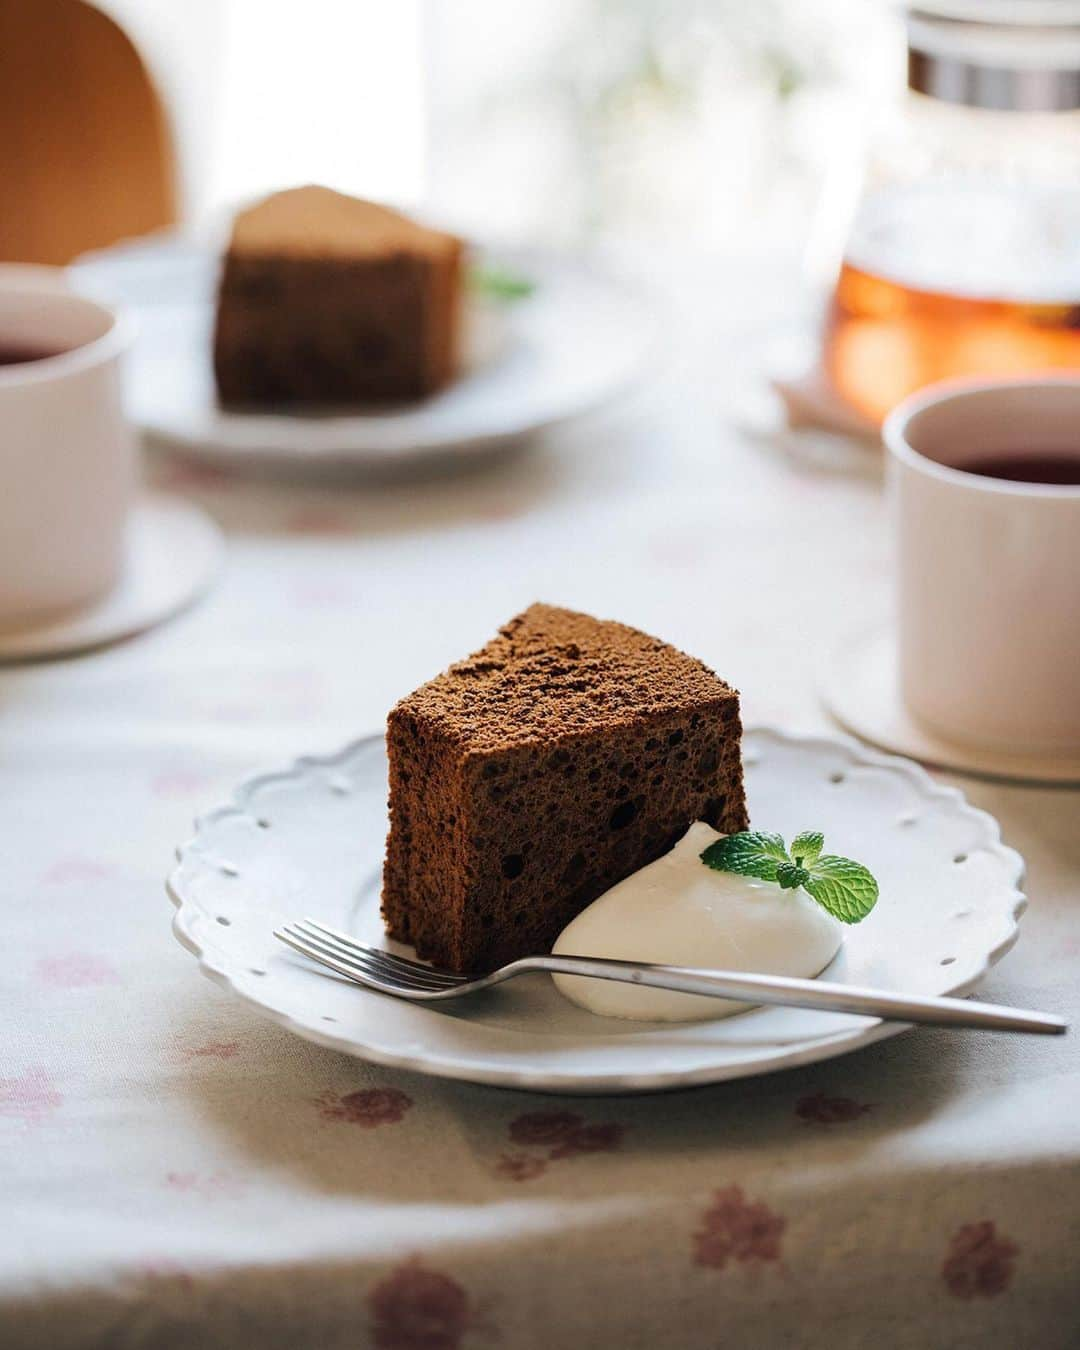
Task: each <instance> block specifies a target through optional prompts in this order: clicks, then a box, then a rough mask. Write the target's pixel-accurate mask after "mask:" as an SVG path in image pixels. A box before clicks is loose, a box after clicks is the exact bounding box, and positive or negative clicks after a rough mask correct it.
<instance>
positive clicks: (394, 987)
mask: <svg viewBox="0 0 1080 1350" xmlns="http://www.w3.org/2000/svg"><path fill="white" fill-rule="evenodd" d="M274 936H275V937H276V938H278V939H279V940H280V941H281V942H284V943H285V945H286V946H287V947H291V948H292V949H293V951H296V952H299V953H300V954H301V956H306V957H308V959H309V960H311V961H317V962H319V963H320V964H321V965H324V966H328V967H329V968H330V969H331V970H333V971H336V972H337V973H338V974H339V975H344V976H345V978H346V979H348V980H353V981H354V982H355V983H356V984H362V985H364V986H365V987H366V988H368V989H376V990H378V992H379V993H380V994H392V995H393V996H394V997H395V998H405V999H412V1000H415V1001H419V1002H425V1003H435V1002H439V1001H445V1000H446V999H451V998H462V997H463V996H464V995H466V994H475V993H478V992H479V991H480V990H481V989H490V988H491V987H492V986H493V985H496V984H502V983H503V982H504V981H505V980H512V979H514V978H515V976H517V975H528V974H531V973H532V972H534V971H538V970H544V971H548V972H549V973H553V974H556V975H589V976H591V977H592V978H593V979H597V980H619V981H621V982H623V983H625V984H638V985H646V986H648V987H649V988H652V989H675V990H677V991H678V992H679V993H682V994H704V995H706V996H707V997H711V998H727V999H735V1000H737V1001H738V1002H740V1003H779V1004H783V1005H784V1006H786V1007H791V1008H817V1009H822V1010H824V1011H827V1012H845V1013H862V1014H865V1015H867V1016H870V1017H881V1018H885V1019H886V1020H888V1021H892V1022H920V1023H925V1024H926V1025H927V1026H939V1027H976V1028H979V1029H981V1030H983V1031H1032V1032H1037V1033H1039V1034H1041V1035H1044V1036H1060V1035H1061V1034H1062V1033H1063V1032H1064V1031H1065V1030H1066V1029H1067V1028H1068V1025H1069V1024H1068V1023H1067V1022H1066V1021H1065V1020H1064V1019H1063V1018H1061V1017H1055V1016H1053V1015H1052V1014H1050V1013H1040V1012H1025V1011H1023V1010H1021V1009H1017V1008H1006V1007H1002V1006H1000V1005H998V1004H994V1003H974V1002H970V1001H969V1000H967V999H962V998H928V997H923V996H920V995H913V994H892V993H889V992H887V991H886V990H883V989H861V988H859V987H858V986H856V985H849V984H832V983H830V982H829V981H827V980H795V979H788V978H787V977H784V976H779V975H748V974H744V973H742V972H741V971H734V970H696V969H692V968H689V967H685V966H660V965H649V964H645V963H641V962H634V961H613V960H609V959H607V958H603V957H598V956H527V957H525V958H523V959H522V960H520V961H511V963H510V964H509V965H507V966H502V967H500V969H498V970H493V971H492V972H491V974H490V975H483V976H480V977H478V978H476V979H472V978H470V977H469V976H468V975H455V974H453V973H451V972H450V971H445V970H436V969H434V968H433V967H432V966H425V965H422V964H421V963H420V962H419V961H410V960H409V959H408V958H407V957H404V956H395V955H393V953H391V952H385V951H382V950H380V949H379V948H378V947H369V946H368V945H367V944H366V943H363V942H357V941H356V939H355V938H352V937H349V935H348V934H347V933H342V932H339V931H338V929H336V928H328V927H327V926H326V925H325V924H321V923H316V921H315V920H314V919H304V920H303V921H302V922H300V923H290V924H286V925H285V926H284V927H283V928H279V929H277V930H276V931H275V933H274Z"/></svg>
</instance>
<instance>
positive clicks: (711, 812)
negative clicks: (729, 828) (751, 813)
mask: <svg viewBox="0 0 1080 1350" xmlns="http://www.w3.org/2000/svg"><path fill="white" fill-rule="evenodd" d="M725 806H727V798H726V797H710V798H709V799H708V800H707V801H706V803H705V819H706V820H707V821H708V822H709V824H710V825H711V824H712V822H713V821H714V820H719V818H720V816H721V815H722V814H723V811H724V807H725Z"/></svg>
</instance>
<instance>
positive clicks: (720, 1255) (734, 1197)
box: [693, 1186, 787, 1270]
mask: <svg viewBox="0 0 1080 1350" xmlns="http://www.w3.org/2000/svg"><path fill="white" fill-rule="evenodd" d="M786 1227H787V1220H786V1219H785V1218H784V1217H783V1215H781V1214H777V1213H776V1212H775V1210H772V1209H770V1208H769V1206H768V1205H766V1204H765V1203H764V1202H763V1201H760V1200H758V1201H754V1200H748V1199H747V1198H746V1196H745V1195H744V1194H743V1190H742V1187H741V1186H727V1187H725V1188H724V1189H723V1190H719V1191H716V1192H715V1193H714V1195H713V1201H712V1204H711V1205H709V1207H708V1208H707V1209H706V1210H705V1211H704V1212H703V1214H702V1215H701V1226H700V1228H698V1230H697V1232H695V1234H694V1255H693V1259H694V1264H695V1265H698V1266H709V1267H712V1268H714V1269H716V1270H723V1269H724V1268H725V1267H726V1266H727V1264H728V1262H729V1261H738V1262H740V1263H742V1264H744V1265H746V1264H756V1263H766V1262H771V1261H778V1260H779V1259H780V1252H781V1247H782V1245H783V1238H784V1230H785V1228H786Z"/></svg>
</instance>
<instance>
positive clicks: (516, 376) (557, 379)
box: [70, 232, 656, 469]
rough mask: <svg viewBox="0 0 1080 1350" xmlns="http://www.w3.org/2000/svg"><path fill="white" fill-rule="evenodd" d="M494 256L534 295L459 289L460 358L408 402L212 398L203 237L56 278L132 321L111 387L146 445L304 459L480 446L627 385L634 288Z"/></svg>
mask: <svg viewBox="0 0 1080 1350" xmlns="http://www.w3.org/2000/svg"><path fill="white" fill-rule="evenodd" d="M493 256H494V255H493ZM497 261H498V263H499V265H500V266H505V267H507V268H510V269H512V270H513V271H514V272H516V273H519V274H520V275H522V276H525V277H528V278H529V280H530V281H532V282H534V283H535V286H536V290H535V293H534V294H533V295H531V296H529V297H527V298H525V299H522V300H520V301H518V302H516V303H514V304H511V305H497V304H492V303H490V302H489V303H484V302H482V301H479V300H477V299H476V298H475V297H473V298H472V299H471V300H470V303H469V304H468V306H467V310H466V348H467V351H466V363H465V370H464V371H463V372H462V374H461V375H460V377H459V378H458V379H456V380H455V381H454V382H453V384H451V385H450V386H449V387H448V388H447V389H444V390H442V391H441V392H440V393H438V394H435V395H433V396H432V397H430V398H427V399H423V400H420V401H418V402H415V403H409V404H402V405H399V406H395V407H386V408H380V409H374V408H373V409H370V410H355V409H346V410H343V411H340V412H335V411H331V410H328V411H326V412H321V413H317V414H305V413H298V412H289V411H288V410H281V411H273V410H268V411H266V412H258V413H249V412H235V411H227V410H225V409H222V408H220V407H219V406H218V403H217V399H216V395H215V393H214V380H213V372H212V370H211V361H210V346H211V343H210V337H211V330H212V328H213V317H214V291H215V287H216V285H217V268H218V262H217V258H216V256H215V255H214V254H213V252H212V251H211V250H210V249H208V248H207V247H206V246H204V245H201V244H200V243H198V242H197V241H195V240H193V239H189V238H186V237H185V236H184V235H183V234H177V233H170V232H166V233H163V234H159V235H152V236H150V237H149V238H147V239H143V240H136V241H134V242H132V241H126V242H124V243H121V244H117V245H114V246H113V247H112V248H108V249H103V250H101V251H100V252H97V253H89V254H85V255H84V256H83V257H82V258H79V259H77V260H76V261H75V263H73V264H72V267H71V270H70V276H71V280H72V284H73V285H74V286H75V288H76V289H77V290H80V291H82V292H84V293H85V294H88V295H91V296H94V297H95V298H97V299H101V300H105V301H106V302H107V303H109V304H114V305H124V306H126V307H127V308H128V309H129V310H130V311H131V312H132V313H133V315H134V316H135V318H136V320H137V321H138V336H137V340H136V343H135V348H134V350H133V352H132V354H131V362H130V369H129V371H128V378H126V379H125V398H126V403H127V408H128V412H129V414H130V416H131V418H132V421H133V422H135V424H136V425H137V426H138V427H139V428H140V429H141V430H142V431H143V433H144V434H145V435H146V436H147V437H148V438H149V441H150V443H151V444H157V445H163V446H166V447H171V448H174V449H180V450H183V451H184V452H186V453H190V454H197V455H199V456H200V457H201V458H204V459H207V460H211V461H213V462H216V463H221V464H226V465H230V466H232V467H236V468H243V467H245V466H273V465H278V466H281V465H288V466H299V467H305V468H309V469H314V468H317V467H320V466H321V467H332V466H342V465H346V466H348V465H351V466H356V465H367V466H380V465H382V466H385V465H386V464H390V463H396V462H402V461H407V460H410V459H413V458H418V457H428V456H432V455H443V454H449V455H456V456H460V455H465V454H468V453H469V452H471V451H480V452H483V451H487V450H490V449H492V448H495V447H498V446H501V445H509V444H511V443H513V442H515V441H517V440H519V439H521V438H522V437H524V436H529V435H532V434H534V433H535V432H538V431H542V430H545V429H546V428H549V427H552V426H556V425H558V424H560V423H563V422H567V421H570V420H572V419H573V418H576V417H579V416H582V415H584V414H585V413H589V412H592V411H595V410H596V409H599V408H601V407H603V406H605V405H606V404H608V403H610V402H612V401H613V400H615V399H616V398H618V397H619V396H620V395H622V394H624V393H626V392H628V391H629V390H631V389H632V388H633V387H634V385H635V383H636V382H637V381H639V380H640V378H641V374H642V372H643V371H644V370H645V368H646V365H647V363H648V359H649V356H650V354H651V353H652V352H653V351H654V348H655V342H656V318H655V316H654V315H653V313H652V307H651V305H650V304H649V303H648V301H647V300H646V299H645V297H644V296H643V295H640V294H638V293H637V292H636V291H635V290H634V289H633V288H631V287H629V286H628V285H627V284H625V283H624V282H622V281H621V280H618V279H616V278H615V277H613V276H609V275H608V274H607V273H606V272H605V271H604V270H603V269H601V268H599V267H598V266H596V265H595V264H593V263H590V262H588V261H586V260H584V259H577V258H572V257H564V256H560V255H557V254H553V253H544V252H542V251H539V250H527V249H526V250H510V249H503V250H501V251H500V252H499V253H498V255H497Z"/></svg>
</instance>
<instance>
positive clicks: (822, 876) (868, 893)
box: [803, 853, 878, 923]
mask: <svg viewBox="0 0 1080 1350" xmlns="http://www.w3.org/2000/svg"><path fill="white" fill-rule="evenodd" d="M803 885H804V886H805V888H806V890H807V891H808V892H809V893H810V894H811V895H812V896H813V897H814V899H815V900H816V901H817V902H818V904H819V905H820V906H821V907H822V909H825V910H828V912H829V913H830V914H831V915H832V916H833V917H834V918H836V919H839V920H840V922H841V923H859V922H860V921H861V920H862V919H865V918H866V916H867V915H868V914H869V913H870V911H871V910H872V909H873V908H874V906H875V905H876V904H877V898H878V884H877V882H876V881H875V880H874V878H873V876H872V875H871V874H870V872H869V871H868V870H867V869H866V868H865V867H863V865H862V863H857V862H852V861H851V859H850V858H837V857H835V856H834V855H833V854H831V853H826V854H825V855H824V857H821V858H818V860H817V862H816V863H814V866H813V868H812V869H811V871H810V879H809V881H806V882H804V883H803Z"/></svg>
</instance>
